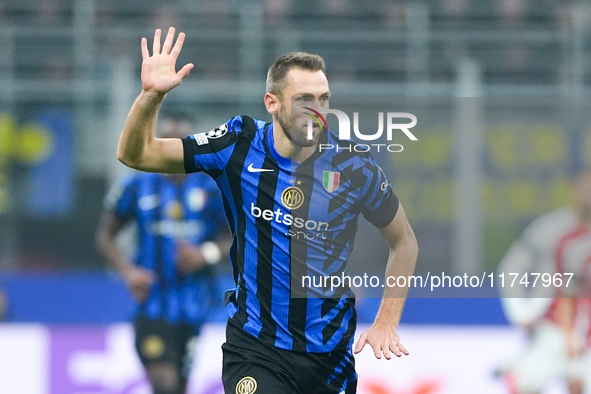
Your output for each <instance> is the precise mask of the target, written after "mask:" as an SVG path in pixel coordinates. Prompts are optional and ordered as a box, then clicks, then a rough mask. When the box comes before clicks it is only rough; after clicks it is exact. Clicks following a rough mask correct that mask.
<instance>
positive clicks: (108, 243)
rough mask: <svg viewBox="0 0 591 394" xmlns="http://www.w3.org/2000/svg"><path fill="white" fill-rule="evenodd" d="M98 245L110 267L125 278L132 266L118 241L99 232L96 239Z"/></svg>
mask: <svg viewBox="0 0 591 394" xmlns="http://www.w3.org/2000/svg"><path fill="white" fill-rule="evenodd" d="M96 245H97V247H98V249H99V251H100V252H101V253H102V255H103V256H104V258H105V260H107V262H108V263H109V265H110V266H111V267H112V268H113V269H114V270H116V271H117V272H118V273H119V274H120V275H121V276H122V277H125V274H126V273H127V271H128V270H129V268H130V267H131V265H132V264H131V262H130V261H129V259H128V258H127V256H126V255H125V254H124V253H123V252H122V251H121V249H120V248H119V246H118V245H117V241H116V240H115V239H113V238H112V237H110V236H109V235H107V234H102V233H100V231H99V234H98V235H97V237H96Z"/></svg>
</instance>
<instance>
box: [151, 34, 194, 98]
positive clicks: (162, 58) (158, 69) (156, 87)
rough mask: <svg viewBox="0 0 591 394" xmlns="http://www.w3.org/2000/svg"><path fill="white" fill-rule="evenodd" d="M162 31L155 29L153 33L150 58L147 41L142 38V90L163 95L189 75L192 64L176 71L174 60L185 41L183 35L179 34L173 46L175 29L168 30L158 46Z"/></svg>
mask: <svg viewBox="0 0 591 394" xmlns="http://www.w3.org/2000/svg"><path fill="white" fill-rule="evenodd" d="M161 34H162V31H161V30H160V29H156V32H155V33H154V43H153V46H152V56H150V52H149V51H148V40H147V39H146V37H142V43H141V47H142V73H141V77H142V88H143V89H144V90H145V91H148V92H155V93H161V94H165V93H167V92H168V91H170V90H171V89H173V88H175V87H177V86H178V85H179V84H180V83H181V82H182V80H183V79H184V78H185V77H186V76H187V75H189V72H190V71H191V69H192V68H193V63H188V64H185V65H184V66H183V68H181V69H180V70H179V71H178V72H177V71H176V60H177V58H178V56H179V53H180V52H181V48H182V47H183V42H184V41H185V33H179V35H178V37H177V39H176V42H175V43H174V46H173V45H172V44H173V41H174V36H175V29H174V27H171V28H170V29H168V33H167V34H166V38H165V39H164V44H163V45H162V47H161V46H160V44H161V43H160V40H161Z"/></svg>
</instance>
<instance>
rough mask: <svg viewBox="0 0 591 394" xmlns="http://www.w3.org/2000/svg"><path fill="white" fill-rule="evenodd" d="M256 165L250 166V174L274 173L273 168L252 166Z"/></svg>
mask: <svg viewBox="0 0 591 394" xmlns="http://www.w3.org/2000/svg"><path fill="white" fill-rule="evenodd" d="M253 164H254V163H250V165H249V166H248V168H247V170H248V172H267V171H273V169H272V168H254V167H253V166H252V165H253Z"/></svg>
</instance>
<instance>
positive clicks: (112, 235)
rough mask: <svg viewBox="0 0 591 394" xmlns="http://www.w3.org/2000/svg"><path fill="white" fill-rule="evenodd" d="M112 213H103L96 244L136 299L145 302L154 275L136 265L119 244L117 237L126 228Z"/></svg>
mask: <svg viewBox="0 0 591 394" xmlns="http://www.w3.org/2000/svg"><path fill="white" fill-rule="evenodd" d="M125 224H126V223H125V222H123V221H121V220H119V219H118V218H117V216H115V214H114V213H113V212H111V211H105V212H103V214H102V216H101V219H100V222H99V226H98V229H97V232H96V244H97V247H98V248H99V250H100V251H101V253H102V254H103V256H104V257H105V259H107V261H108V262H109V264H110V265H111V266H112V267H113V268H114V269H115V270H116V271H117V272H119V274H120V275H121V277H122V278H123V280H124V281H125V284H126V285H127V287H128V288H129V291H130V292H131V293H132V295H133V296H134V298H135V299H136V300H137V301H138V302H144V301H145V300H146V299H147V298H148V296H149V295H150V286H151V285H152V283H153V282H154V280H155V278H154V274H153V273H152V271H149V270H147V269H145V268H141V267H138V266H136V265H134V264H133V263H132V262H131V261H129V259H128V258H127V256H126V255H125V253H124V252H123V251H122V250H121V248H120V247H119V245H118V243H117V236H118V234H119V233H120V232H121V230H122V229H123V227H124V226H125Z"/></svg>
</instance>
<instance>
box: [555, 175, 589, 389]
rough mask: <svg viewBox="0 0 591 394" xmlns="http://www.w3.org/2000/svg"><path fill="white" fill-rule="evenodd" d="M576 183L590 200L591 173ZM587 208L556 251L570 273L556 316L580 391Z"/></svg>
mask: <svg viewBox="0 0 591 394" xmlns="http://www.w3.org/2000/svg"><path fill="white" fill-rule="evenodd" d="M578 186H579V189H580V194H581V198H584V196H586V197H587V200H591V197H590V196H591V172H586V173H584V174H582V175H581V176H580V177H579V185H578ZM587 208H588V211H587V212H586V220H585V221H584V222H582V223H580V226H579V227H578V228H576V229H575V230H573V231H571V233H570V234H567V235H566V236H564V237H563V238H562V240H561V247H560V249H559V251H558V254H557V260H558V268H559V270H560V272H563V273H565V274H567V273H568V274H572V280H571V281H570V282H569V283H568V286H563V287H561V288H560V293H559V296H560V298H559V300H558V302H557V316H558V319H559V322H560V324H561V327H562V328H563V329H564V331H565V333H566V349H567V357H568V359H569V363H570V364H571V365H573V369H574V374H575V376H576V377H577V379H578V381H579V382H580V384H581V385H582V390H581V392H583V391H584V392H589V389H590V388H591V203H589V202H588V207H587ZM583 389H584V390H583Z"/></svg>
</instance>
